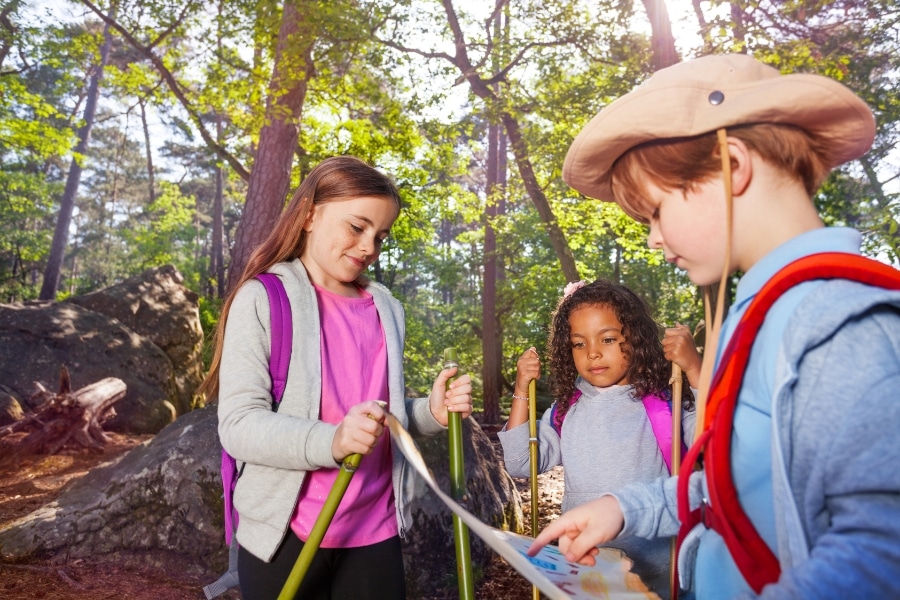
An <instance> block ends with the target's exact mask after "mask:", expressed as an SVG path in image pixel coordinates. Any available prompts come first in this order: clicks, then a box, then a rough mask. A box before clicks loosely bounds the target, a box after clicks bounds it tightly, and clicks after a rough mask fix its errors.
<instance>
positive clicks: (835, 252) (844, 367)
mask: <svg viewBox="0 0 900 600" xmlns="http://www.w3.org/2000/svg"><path fill="white" fill-rule="evenodd" d="M874 135H875V121H874V118H873V115H872V112H871V110H870V109H869V108H868V106H866V104H865V103H864V102H863V101H862V100H861V99H860V98H858V97H857V96H856V95H855V94H853V92H851V91H850V90H849V89H847V88H846V87H844V86H843V85H841V84H840V83H838V82H836V81H833V80H831V79H829V78H827V77H822V76H818V75H809V74H791V75H782V74H780V73H779V72H778V71H777V70H776V69H774V68H772V67H769V66H767V65H765V64H763V63H761V62H759V61H757V60H755V59H753V58H751V57H749V56H746V55H714V56H705V57H702V58H698V59H695V60H691V61H688V62H684V63H680V64H677V65H674V66H672V67H669V68H666V69H663V70H661V71H659V72H657V73H656V74H654V75H653V76H652V77H650V79H648V80H647V81H646V82H645V83H644V84H642V85H641V86H639V87H637V88H636V89H634V90H633V91H632V92H630V93H629V94H626V95H625V96H623V97H621V98H619V99H618V100H616V101H615V102H613V103H611V104H610V105H609V106H607V107H605V108H604V109H603V110H601V111H600V113H599V114H597V115H596V116H595V117H594V118H593V119H592V120H591V121H590V122H589V123H588V124H587V125H586V126H585V128H584V129H583V130H582V131H581V132H580V133H579V134H578V136H577V137H576V138H575V140H574V142H573V143H572V146H571V148H570V149H569V153H568V155H567V157H566V160H565V165H564V167H563V178H564V179H565V181H566V182H567V183H568V184H569V185H571V186H572V187H573V188H575V189H576V190H578V191H580V192H581V193H583V194H585V195H586V196H590V197H593V198H598V199H600V200H605V201H614V202H616V203H618V204H619V205H620V206H621V207H622V208H623V210H625V212H627V213H628V214H629V215H630V216H632V217H633V218H634V219H636V220H638V221H640V222H642V223H645V224H647V225H649V234H648V245H649V246H650V247H651V248H660V249H662V250H663V252H664V253H665V257H666V260H667V261H669V262H674V263H675V264H676V265H677V266H678V267H679V268H681V269H684V270H686V271H687V274H688V276H689V277H690V279H691V280H692V281H693V282H694V283H696V284H698V285H703V286H707V285H710V284H713V283H716V282H717V281H718V282H720V283H723V284H724V282H725V280H726V278H727V277H728V276H730V275H731V274H733V273H735V272H739V273H742V274H743V275H742V277H741V279H740V282H739V284H738V286H737V289H736V293H735V298H734V301H733V303H732V305H731V307H730V309H729V311H728V315H727V318H726V319H725V322H724V323H721V319H722V317H721V314H719V315H716V321H717V322H718V324H717V323H715V322H714V323H713V327H712V328H711V331H710V334H709V337H708V339H709V344H708V346H707V349H706V352H705V355H704V364H703V370H702V374H701V382H700V398H699V400H698V410H700V408H702V407H703V405H704V403H705V401H706V396H707V393H709V408H708V410H707V411H706V412H705V414H704V413H698V419H697V420H698V424H702V426H700V427H698V431H700V430H704V426H705V432H704V433H701V434H700V435H699V436H698V443H697V444H695V447H694V448H692V450H691V452H689V453H688V456H687V457H686V462H685V467H684V468H682V471H681V475H680V476H677V477H671V478H665V479H660V480H657V481H656V482H653V483H650V484H634V485H630V486H627V487H625V488H622V489H621V490H619V491H617V492H615V493H613V494H608V495H604V496H602V497H600V498H599V499H597V500H595V501H593V502H591V503H588V504H585V505H582V506H580V507H578V508H576V509H573V510H571V511H569V512H567V513H566V514H564V515H563V516H562V517H560V518H559V519H558V520H557V521H555V522H554V523H552V524H550V525H549V526H548V527H547V528H546V529H545V530H544V531H542V532H541V534H540V535H539V536H538V538H537V540H536V541H535V544H534V545H533V547H532V552H536V551H537V549H538V548H539V547H541V546H543V545H545V544H546V543H548V542H549V541H551V540H553V539H556V538H559V542H560V548H561V550H562V551H563V552H564V553H565V554H566V556H567V558H569V560H573V561H576V560H577V561H581V562H585V563H591V562H592V561H593V555H594V553H595V550H594V548H595V545H596V544H599V543H603V542H607V541H609V540H611V539H613V538H615V537H617V536H620V535H621V536H638V537H646V538H654V537H662V536H672V535H675V534H676V532H678V530H679V525H680V524H681V525H682V531H681V536H680V537H682V538H684V540H683V543H681V544H680V546H681V548H680V555H679V572H680V575H681V583H682V585H681V587H682V588H683V589H687V590H692V591H693V593H694V594H695V596H696V598H697V600H711V599H715V600H720V599H724V598H752V597H757V596H758V597H761V598H826V597H828V598H900V577H898V574H900V468H898V467H897V465H898V464H900V443H898V442H897V431H900V402H897V401H896V396H897V389H900V291H897V290H898V289H900V276H898V273H897V272H896V271H895V270H894V269H891V268H890V267H887V266H886V265H882V264H880V263H875V261H869V260H866V259H862V258H860V257H859V248H860V242H861V236H860V234H859V233H858V232H857V231H855V230H853V229H849V228H839V227H829V228H826V227H825V226H824V224H823V222H822V220H821V219H820V217H819V216H818V214H817V211H816V209H815V206H814V204H813V202H812V200H811V198H812V196H813V195H814V194H815V193H816V191H817V189H818V187H819V186H820V185H821V183H822V182H823V181H824V180H825V178H826V177H827V175H828V173H829V172H830V171H831V170H832V169H833V168H835V167H837V166H839V165H840V164H842V163H844V162H847V161H850V160H853V159H856V158H858V157H860V156H861V155H862V154H864V153H865V152H866V151H867V150H868V149H869V147H870V145H871V143H872V141H873V139H874ZM825 253H827V254H825ZM800 259H803V260H800ZM798 260H800V262H797V261H798ZM809 263H814V266H813V267H812V268H813V269H814V270H815V272H816V273H817V275H815V279H810V277H811V276H810V275H809V272H810V267H808V266H805V265H808V264H809ZM850 265H852V268H851V267H850ZM860 265H862V266H860ZM801 267H802V268H801ZM850 271H853V273H857V272H859V271H865V272H867V273H868V272H872V273H876V272H877V274H878V275H877V277H875V275H872V276H871V277H869V276H866V281H867V282H868V284H863V283H859V282H857V281H853V280H851V279H856V278H857V275H855V274H854V275H852V276H851V275H847V274H846V273H849V272H850ZM785 277H789V279H785ZM785 282H789V283H785ZM885 282H887V283H885ZM873 283H875V284H877V285H873ZM719 287H720V296H719V301H718V303H717V306H722V305H723V300H724V298H723V296H722V294H721V291H723V290H724V289H725V287H726V286H725V285H720V286H719ZM772 288H778V292H777V293H775V294H774V295H773V294H772V293H770V289H772ZM888 288H890V289H888ZM754 301H757V302H755V304H754ZM763 304H765V308H762V309H760V308H759V307H760V305H763ZM760 311H762V312H760ZM719 312H720V313H721V311H719ZM707 322H711V321H710V320H709V319H708V321H707ZM732 338H734V339H732ZM751 348H752V350H751ZM721 349H725V351H724V352H719V350H721ZM739 361H743V362H740V363H739ZM714 364H715V366H716V367H717V368H718V371H716V379H715V381H713V385H712V391H709V390H710V379H711V377H712V373H713V372H714V369H713V366H714ZM735 364H741V367H740V368H741V369H745V370H743V371H737V373H743V375H741V376H737V375H735V371H734V369H733V366H734V365H735ZM728 390H730V391H728ZM729 394H730V396H729ZM729 401H730V402H731V404H728V402H729ZM725 406H729V408H728V410H726V409H725V408H723V407H725ZM704 448H705V450H706V454H705V455H704V459H703V462H704V465H703V466H704V469H703V470H702V471H701V470H698V471H694V470H693V469H692V468H691V467H692V466H693V464H694V463H693V460H694V456H693V455H695V454H696V453H697V452H699V451H700V450H701V449H704ZM714 450H715V451H714ZM698 464H699V463H698ZM679 480H680V481H681V485H680V486H679ZM677 487H680V488H681V489H680V490H678V493H676V488H677ZM692 511H694V512H692ZM697 520H700V522H699V523H697V524H696V526H695V527H693V528H690V525H692V524H694V523H695V521H697Z"/></svg>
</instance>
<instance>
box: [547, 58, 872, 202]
mask: <svg viewBox="0 0 900 600" xmlns="http://www.w3.org/2000/svg"><path fill="white" fill-rule="evenodd" d="M759 123H770V124H783V125H792V126H795V127H799V128H801V129H803V130H804V131H807V132H808V133H810V134H812V135H815V136H817V137H820V138H821V139H822V140H824V141H825V142H826V143H827V144H828V145H829V148H830V150H831V152H830V155H829V158H828V159H827V160H828V167H829V168H831V167H835V166H837V165H839V164H841V163H844V162H846V161H848V160H852V159H854V158H858V157H859V156H861V155H862V154H863V153H865V152H866V150H868V149H869V147H870V146H871V144H872V141H873V139H874V137H875V119H874V116H873V114H872V111H871V109H870V108H869V107H868V106H867V105H866V103H865V102H863V100H862V99H861V98H859V96H857V95H856V94H854V93H853V92H852V91H851V90H849V89H847V88H846V87H845V86H844V85H842V84H841V83H839V82H837V81H835V80H833V79H831V78H829V77H824V76H821V75H812V74H789V75H782V74H781V73H780V72H779V71H778V69H775V68H774V67H771V66H769V65H767V64H765V63H762V62H760V61H758V60H756V59H754V58H753V57H751V56H748V55H746V54H713V55H707V56H702V57H699V58H695V59H692V60H689V61H686V62H682V63H677V64H675V65H672V66H671V67H667V68H665V69H661V70H659V71H657V72H656V73H654V74H653V75H652V76H651V77H650V78H649V79H647V80H646V81H645V82H644V83H643V84H642V85H640V86H638V87H636V88H635V89H633V90H632V91H631V92H629V93H627V94H625V95H624V96H622V97H620V98H618V99H617V100H615V101H614V102H612V103H611V104H609V105H607V106H606V107H605V108H603V109H602V110H601V111H600V112H599V113H598V114H597V115H595V116H594V118H593V119H591V120H590V121H589V122H588V124H587V125H585V127H584V129H582V131H581V132H580V133H579V134H578V135H577V136H576V137H575V139H574V140H573V142H572V145H571V147H570V148H569V152H568V154H567V155H566V160H565V163H564V164H563V179H564V180H565V181H566V183H568V184H569V185H570V186H572V187H573V188H575V189H576V190H578V191H580V192H581V193H583V194H584V195H586V196H590V197H592V198H600V199H602V200H613V198H612V190H611V189H610V187H609V183H608V181H607V176H608V173H609V171H610V169H611V167H612V165H613V163H614V162H615V161H616V160H617V159H618V158H619V157H620V156H621V155H622V154H624V153H625V152H627V151H628V150H629V149H631V148H633V147H635V146H638V145H640V144H642V143H644V142H648V141H651V140H666V139H675V138H686V137H694V136H697V135H702V134H705V133H709V132H712V131H716V130H718V129H721V128H729V127H734V126H738V125H753V124H759Z"/></svg>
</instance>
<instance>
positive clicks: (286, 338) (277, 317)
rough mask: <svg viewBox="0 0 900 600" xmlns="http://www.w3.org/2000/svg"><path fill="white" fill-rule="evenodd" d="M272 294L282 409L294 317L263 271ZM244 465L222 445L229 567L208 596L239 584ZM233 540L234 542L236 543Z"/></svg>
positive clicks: (276, 384) (272, 369)
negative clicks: (238, 490) (238, 495)
mask: <svg viewBox="0 0 900 600" xmlns="http://www.w3.org/2000/svg"><path fill="white" fill-rule="evenodd" d="M256 278H257V279H259V280H260V281H261V282H262V283H263V285H265V286H266V292H267V293H268V296H269V321H270V324H271V327H270V328H271V330H272V340H271V349H270V352H269V376H270V377H271V378H272V410H273V411H277V410H278V404H279V402H281V396H282V395H283V394H284V386H285V384H286V383H287V374H288V365H289V364H290V361H291V339H292V333H293V321H292V319H291V304H290V302H289V301H288V297H287V293H286V292H285V291H284V284H283V283H281V280H280V279H279V278H278V276H277V275H274V274H272V273H261V274H259V275H257V276H256ZM243 469H244V467H243V465H242V466H241V468H240V470H239V469H238V467H237V461H236V460H235V459H234V457H233V456H231V455H230V454H228V453H227V452H226V451H225V449H224V448H223V449H222V487H223V488H224V499H225V543H226V544H228V547H229V551H228V571H226V572H225V574H223V575H222V576H221V577H220V578H219V579H218V580H217V581H215V582H214V583H211V584H209V585H207V586H205V587H204V588H203V593H204V594H205V595H206V598H207V600H211V599H212V598H215V597H216V596H218V595H220V594H222V593H224V592H225V591H226V590H228V589H230V588H232V587H237V586H238V585H239V584H238V574H237V548H238V544H237V539H236V538H235V537H234V532H235V531H237V527H238V514H237V511H235V510H234V504H233V497H234V488H235V486H236V485H237V480H238V478H239V477H240V476H241V472H242V471H243ZM232 542H233V543H232Z"/></svg>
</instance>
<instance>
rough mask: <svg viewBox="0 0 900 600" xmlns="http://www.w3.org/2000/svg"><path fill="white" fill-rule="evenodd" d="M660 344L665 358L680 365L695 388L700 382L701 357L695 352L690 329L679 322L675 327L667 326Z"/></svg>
mask: <svg viewBox="0 0 900 600" xmlns="http://www.w3.org/2000/svg"><path fill="white" fill-rule="evenodd" d="M662 346H663V352H665V354H666V360H668V361H671V362H673V363H675V364H676V365H678V366H679V367H681V370H682V371H683V372H684V374H685V375H687V378H688V383H690V384H691V387H693V388H696V387H697V386H698V385H699V384H700V365H701V364H702V362H703V359H702V358H700V353H699V352H697V346H696V345H695V344H694V338H693V336H692V335H691V330H690V329H688V328H687V326H685V325H682V324H680V323H677V324H676V325H675V327H669V328H667V329H666V334H665V336H663V340H662Z"/></svg>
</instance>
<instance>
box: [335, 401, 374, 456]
mask: <svg viewBox="0 0 900 600" xmlns="http://www.w3.org/2000/svg"><path fill="white" fill-rule="evenodd" d="M384 416H385V412H384V409H383V408H382V407H381V405H380V404H378V402H376V401H375V400H367V401H365V402H362V403H360V404H357V405H355V406H353V407H351V408H350V410H349V411H348V412H347V414H346V415H345V416H344V418H343V420H341V422H340V424H339V425H338V427H337V430H336V431H335V432H334V438H333V439H332V440H331V456H333V457H334V460H335V462H338V463H339V462H341V461H343V460H344V459H345V458H347V457H348V456H350V455H351V454H368V453H369V452H371V451H372V448H374V447H375V443H376V442H377V441H378V438H380V437H381V434H382V433H384Z"/></svg>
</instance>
